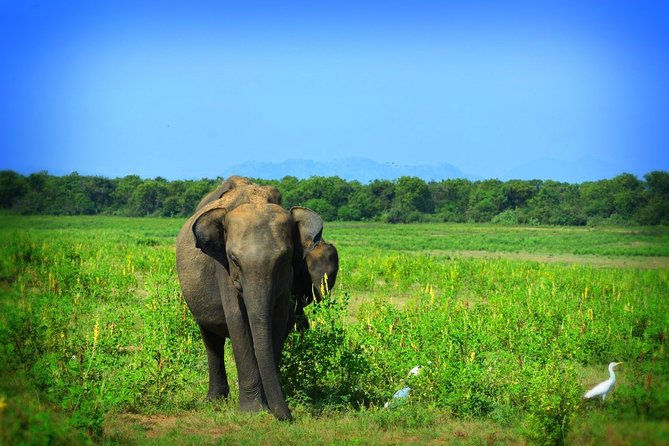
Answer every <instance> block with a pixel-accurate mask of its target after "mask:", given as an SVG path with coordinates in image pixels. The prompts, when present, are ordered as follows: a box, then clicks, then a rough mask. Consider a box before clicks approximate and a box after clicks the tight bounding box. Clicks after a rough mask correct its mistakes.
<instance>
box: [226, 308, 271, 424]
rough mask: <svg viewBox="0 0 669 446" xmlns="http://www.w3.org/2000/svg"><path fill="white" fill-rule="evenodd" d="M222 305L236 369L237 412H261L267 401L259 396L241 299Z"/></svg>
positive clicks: (253, 354) (257, 381)
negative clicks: (237, 386)
mask: <svg viewBox="0 0 669 446" xmlns="http://www.w3.org/2000/svg"><path fill="white" fill-rule="evenodd" d="M223 302H224V304H223V306H224V309H225V320H226V323H227V325H228V331H229V332H230V341H231V342H232V352H233V355H234V357H235V364H236V365H237V380H238V381H239V409H240V410H241V411H243V412H258V411H260V410H265V409H267V400H266V398H265V395H264V393H263V388H262V381H261V379H260V371H259V370H258V363H257V361H256V356H255V350H254V347H253V336H252V334H251V329H250V326H249V322H248V316H247V315H246V312H244V311H243V310H242V308H243V304H242V303H241V297H240V296H235V297H227V298H226V297H224V298H223Z"/></svg>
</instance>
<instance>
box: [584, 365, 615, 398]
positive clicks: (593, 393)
mask: <svg viewBox="0 0 669 446" xmlns="http://www.w3.org/2000/svg"><path fill="white" fill-rule="evenodd" d="M618 364H622V362H612V363H611V364H609V379H607V380H606V381H604V382H601V383H599V384H597V385H596V386H595V387H593V388H592V389H591V390H588V392H586V394H585V398H586V399H590V398H595V397H597V396H601V397H602V401H603V400H604V398H606V395H607V394H608V393H609V392H610V391H611V389H613V385H614V384H615V383H616V374H615V373H613V368H614V367H615V366H617V365H618Z"/></svg>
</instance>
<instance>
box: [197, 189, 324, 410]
mask: <svg viewBox="0 0 669 446" xmlns="http://www.w3.org/2000/svg"><path fill="white" fill-rule="evenodd" d="M220 201H222V200H219V202H220ZM251 201H252V202H251V203H245V204H241V205H238V206H237V207H235V208H232V209H230V208H227V207H222V206H219V204H220V203H219V202H216V203H212V205H210V206H209V207H208V208H207V209H206V210H205V211H204V212H203V213H202V214H201V215H200V216H199V217H198V218H197V219H196V220H195V222H194V224H193V227H192V229H193V233H194V235H195V240H196V246H197V247H198V248H199V249H201V250H202V251H203V252H204V253H205V254H207V255H209V256H210V257H212V258H214V259H216V260H217V261H218V262H219V263H220V264H221V265H223V267H224V268H225V269H226V270H227V271H228V273H229V277H230V283H231V286H232V287H233V288H234V289H236V290H237V295H238V296H239V298H240V299H241V302H242V303H243V305H239V306H238V307H239V308H240V309H241V313H242V314H241V318H240V319H241V320H244V321H248V322H246V323H247V324H248V327H247V328H245V327H244V326H240V328H239V330H241V331H242V332H243V333H238V332H236V330H238V328H237V327H233V326H231V322H230V320H231V319H232V316H231V315H230V314H228V312H229V311H230V308H229V307H226V304H225V303H224V310H225V311H226V320H228V329H229V330H230V334H231V338H232V342H233V346H234V344H235V336H238V337H239V336H241V337H242V338H243V339H245V337H249V336H250V337H252V339H251V340H248V341H252V349H251V351H252V352H253V354H254V355H255V361H256V362H257V366H258V371H259V374H260V380H261V381H262V388H263V390H264V392H265V395H266V397H267V403H268V405H269V408H270V410H271V411H272V413H274V415H275V416H277V417H278V418H281V419H285V418H290V411H289V410H288V406H287V405H286V402H285V399H284V397H283V393H282V391H281V387H280V385H279V379H278V375H277V362H278V359H279V356H280V350H281V345H282V343H283V340H284V339H285V336H286V335H287V331H288V329H289V328H288V321H289V318H290V293H291V289H292V283H293V277H294V276H293V265H294V264H295V263H296V260H295V259H296V256H302V253H303V252H304V251H305V249H307V248H308V247H307V246H305V245H303V243H305V242H306V241H307V240H313V239H314V237H316V235H317V234H320V233H321V232H322V230H323V226H322V225H323V221H322V220H321V218H320V217H319V216H318V214H316V213H314V212H313V211H310V210H308V209H304V208H301V209H300V210H299V211H298V212H289V211H286V210H285V209H283V208H282V207H281V206H278V205H276V204H270V203H267V202H264V203H254V202H253V200H251ZM244 311H245V312H246V314H243V312H244ZM238 312H239V311H238ZM282 324H283V325H282ZM242 325H243V324H242ZM248 328H250V333H248V331H249V330H248ZM277 333H278V334H277ZM277 336H278V337H280V338H281V337H282V338H281V339H279V340H278V341H277V339H275V338H276V337H277ZM249 345H251V344H249ZM235 359H236V360H238V359H237V358H235ZM238 368H239V366H238ZM240 383H241V381H240Z"/></svg>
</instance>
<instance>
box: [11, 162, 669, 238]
mask: <svg viewBox="0 0 669 446" xmlns="http://www.w3.org/2000/svg"><path fill="white" fill-rule="evenodd" d="M222 180H223V179H222V178H216V179H200V180H173V181H168V180H166V179H165V178H161V177H157V178H154V179H142V178H140V177H139V176H137V175H129V176H125V177H123V178H113V179H110V178H105V177H100V176H83V175H79V174H78V173H76V172H74V173H72V174H70V175H64V176H54V175H50V174H49V173H47V172H38V173H33V174H30V175H27V176H26V175H21V174H19V173H16V172H14V171H11V170H5V171H0V208H3V209H5V210H6V212H7V211H9V212H16V213H20V214H47V215H98V214H104V215H120V216H164V217H186V216H190V215H191V214H192V213H193V210H194V209H195V207H196V205H197V203H198V202H199V201H200V200H201V199H202V197H204V195H205V194H207V193H208V192H209V191H211V190H213V189H214V188H215V187H216V186H217V185H218V184H219V183H220V182H221V181H222ZM255 181H256V182H257V183H259V184H271V185H274V186H276V187H277V188H278V189H279V191H280V192H281V194H282V198H283V205H284V206H285V207H287V208H288V207H291V206H295V205H300V206H306V207H308V208H311V209H313V210H314V211H316V212H318V213H319V214H320V215H321V216H322V217H323V218H324V219H325V220H328V221H332V220H344V221H360V220H371V221H382V222H389V223H411V222H421V221H431V222H437V221H439V222H475V223H484V222H492V223H499V224H530V225H538V224H545V225H577V226H578V225H587V224H641V225H668V224H669V173H667V172H664V171H653V172H650V173H648V174H646V175H644V177H643V179H639V178H637V177H636V176H635V175H632V174H628V173H624V174H621V175H619V176H617V177H615V178H612V179H607V180H599V181H588V182H583V183H580V184H571V183H561V182H557V181H550V180H546V181H544V180H529V181H526V180H510V181H500V180H497V179H488V180H477V181H472V180H467V179H447V180H442V181H429V182H426V181H424V180H422V179H420V178H417V177H401V178H399V179H396V180H374V181H371V182H370V183H368V184H361V183H360V182H358V181H346V180H343V179H341V178H339V177H311V178H308V179H302V180H300V179H297V178H295V177H292V176H287V177H284V178H283V179H281V180H261V179H256V180H255Z"/></svg>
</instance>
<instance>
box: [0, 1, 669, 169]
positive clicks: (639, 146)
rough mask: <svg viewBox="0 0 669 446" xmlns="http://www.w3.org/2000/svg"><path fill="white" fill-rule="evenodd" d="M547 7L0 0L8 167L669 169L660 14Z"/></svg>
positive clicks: (1, 119)
mask: <svg viewBox="0 0 669 446" xmlns="http://www.w3.org/2000/svg"><path fill="white" fill-rule="evenodd" d="M315 3H318V4H315ZM539 3H540V2H513V1H511V2H448V1H441V2H423V1H414V2H392V1H384V2H376V1H371V2H348V1H339V2H327V3H322V2H307V1H305V2H292V1H284V2H252V1H248V2H238V3H237V2H236V3H231V2H213V1H211V2H209V1H191V2H169V1H167V2H142V1H134V2H127V1H123V0H121V1H114V2H106V1H100V2H77V1H61V0H53V1H25V0H23V1H19V0H16V1H2V0H0V50H1V54H3V64H2V65H3V68H2V70H0V95H1V96H0V97H2V101H0V149H1V150H2V153H1V158H0V169H13V170H17V171H19V172H21V173H31V172H36V171H40V170H48V171H49V172H51V173H53V174H57V175H60V174H67V173H70V172H72V171H78V172H79V173H80V174H95V175H104V176H108V177H117V176H123V175H128V174H138V175H140V176H142V177H155V176H163V177H166V178H169V179H176V178H183V179H185V178H200V177H216V176H217V175H219V173H220V172H221V171H223V170H225V169H227V168H229V167H230V166H234V165H237V164H240V163H243V162H245V161H264V162H273V161H276V162H279V161H284V160H286V159H292V158H302V159H311V160H317V161H328V160H334V159H341V158H349V157H366V158H370V159H372V160H375V161H377V162H382V163H396V164H401V165H407V164H438V163H450V164H453V165H455V166H457V167H458V168H459V169H461V170H462V171H463V172H465V173H467V174H469V175H474V176H478V177H482V178H493V177H500V178H504V177H506V176H508V175H513V173H514V172H515V173H516V174H517V175H518V176H519V177H522V176H528V175H529V176H532V170H531V169H532V168H533V166H534V168H536V169H537V175H536V176H540V170H541V167H542V166H544V167H545V165H546V164H547V163H548V164H551V163H552V165H553V166H554V167H555V168H556V169H557V171H556V172H555V173H553V174H552V175H553V176H555V177H556V178H553V179H558V180H559V179H562V178H558V177H560V176H564V178H567V177H568V174H569V172H568V171H569V170H573V169H574V166H577V165H580V168H581V170H583V171H585V172H590V171H591V172H592V174H591V175H590V176H591V177H592V178H588V174H587V173H586V174H583V175H582V176H583V178H581V179H582V180H587V179H597V178H596V177H597V176H602V175H608V174H615V173H619V172H622V171H625V172H631V173H634V174H636V175H639V176H642V175H643V174H645V173H647V172H649V171H651V170H669V150H668V149H669V126H668V124H667V123H668V122H669V119H668V118H667V116H669V8H668V7H667V6H664V5H666V4H667V3H666V2H649V1H643V0H641V1H629V2H614V1H606V2H599V1H597V2H587V1H580V2H570V1H563V2H556V3H555V4H548V3H545V4H539ZM590 166H591V167H592V170H590ZM528 169H530V172H529V173H528ZM560 169H562V170H560ZM510 172H511V173H510Z"/></svg>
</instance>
